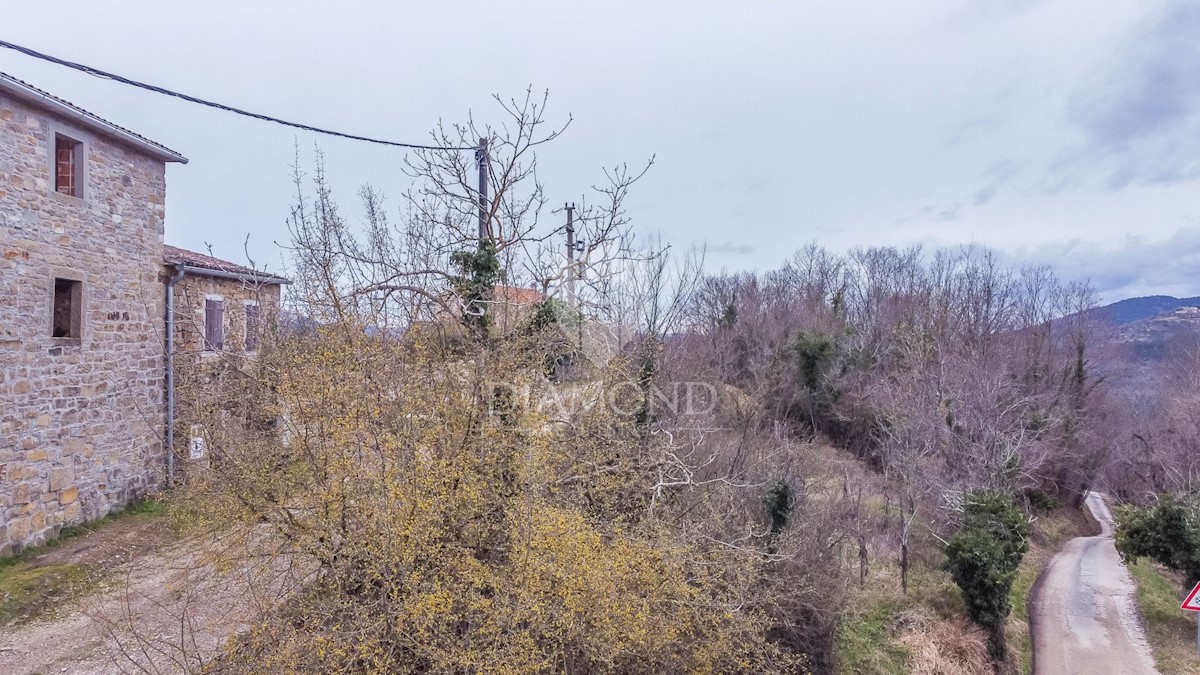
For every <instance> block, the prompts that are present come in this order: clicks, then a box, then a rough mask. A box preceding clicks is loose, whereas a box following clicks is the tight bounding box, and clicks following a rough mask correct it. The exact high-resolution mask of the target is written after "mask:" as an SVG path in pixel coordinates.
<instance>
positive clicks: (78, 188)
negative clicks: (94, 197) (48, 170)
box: [54, 134, 83, 197]
mask: <svg viewBox="0 0 1200 675" xmlns="http://www.w3.org/2000/svg"><path fill="white" fill-rule="evenodd" d="M82 147H83V145H82V144H81V143H80V142H79V141H75V140H71V139H70V138H67V137H66V136H62V135H59V134H55V136H54V190H55V192H61V193H63V194H64V195H71V196H72V197H80V196H82V193H83V190H82V188H83V185H81V183H82V178H83V171H82V169H83V163H82V160H83V158H82V157H81V155H82V154H83V153H82V152H81V148H82Z"/></svg>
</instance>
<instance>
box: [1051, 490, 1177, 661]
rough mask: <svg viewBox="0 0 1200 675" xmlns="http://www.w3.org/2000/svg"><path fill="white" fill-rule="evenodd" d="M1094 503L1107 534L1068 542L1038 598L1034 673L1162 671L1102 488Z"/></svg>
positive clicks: (1090, 499) (1090, 496) (1090, 506)
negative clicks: (1116, 542)
mask: <svg viewBox="0 0 1200 675" xmlns="http://www.w3.org/2000/svg"><path fill="white" fill-rule="evenodd" d="M1087 507H1088V510H1090V511H1091V512H1092V515H1093V516H1094V517H1095V518H1096V520H1097V521H1099V523H1100V527H1101V533H1100V534H1099V536H1095V537H1078V538H1076V539H1072V540H1071V541H1070V542H1068V543H1067V545H1066V546H1065V547H1064V548H1063V550H1062V551H1060V552H1059V553H1058V555H1056V556H1055V557H1054V560H1052V561H1051V562H1050V566H1049V567H1048V568H1047V569H1046V572H1045V575H1044V577H1043V578H1042V580H1041V582H1040V583H1039V584H1038V587H1037V589H1036V592H1035V594H1034V597H1033V598H1031V602H1030V612H1031V615H1032V618H1033V629H1034V630H1033V647H1034V673H1035V674H1036V675H1085V674H1093V673H1094V674H1097V675H1099V674H1101V673H1105V674H1106V673H1121V674H1122V675H1140V674H1142V673H1157V672H1158V671H1157V670H1156V669H1155V667H1154V658H1153V656H1152V655H1151V653H1150V646H1149V644H1148V643H1147V642H1146V635H1145V632H1144V631H1143V629H1142V624H1141V621H1140V617H1139V615H1138V610H1137V600H1136V589H1135V587H1134V585H1133V579H1132V578H1130V576H1129V570H1127V569H1126V568H1125V565H1124V564H1123V563H1122V562H1121V557H1120V555H1118V554H1117V549H1116V547H1115V546H1114V545H1113V517H1112V513H1111V512H1110V511H1109V510H1108V505H1107V504H1105V503H1104V499H1103V498H1102V497H1101V496H1100V494H1099V493H1096V492H1089V493H1088V496H1087Z"/></svg>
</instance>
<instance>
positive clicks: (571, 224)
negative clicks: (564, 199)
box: [564, 204, 575, 307]
mask: <svg viewBox="0 0 1200 675" xmlns="http://www.w3.org/2000/svg"><path fill="white" fill-rule="evenodd" d="M564 208H566V210H567V304H568V305H570V306H571V307H574V306H575V204H565V205H564Z"/></svg>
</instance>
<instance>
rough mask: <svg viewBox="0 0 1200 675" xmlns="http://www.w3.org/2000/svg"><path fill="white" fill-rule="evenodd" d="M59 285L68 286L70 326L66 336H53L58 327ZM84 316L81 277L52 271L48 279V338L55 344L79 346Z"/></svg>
mask: <svg viewBox="0 0 1200 675" xmlns="http://www.w3.org/2000/svg"><path fill="white" fill-rule="evenodd" d="M60 283H65V284H70V290H69V293H70V300H69V302H70V305H69V307H68V311H69V312H70V316H69V318H68V323H69V324H70V326H69V328H68V332H67V334H66V335H55V334H54V333H55V329H56V328H57V327H58V322H57V320H56V315H57V314H58V310H59V305H58V300H59V297H60V296H59V284H60ZM84 316H86V315H85V313H84V291H83V278H82V276H80V275H78V274H73V273H70V272H62V271H57V270H56V271H54V272H53V273H52V274H51V277H50V330H49V332H48V334H49V336H50V338H51V339H52V340H54V341H55V342H56V343H57V344H79V343H80V342H81V341H82V340H83V328H84Z"/></svg>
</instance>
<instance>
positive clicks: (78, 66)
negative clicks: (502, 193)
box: [0, 40, 475, 150]
mask: <svg viewBox="0 0 1200 675" xmlns="http://www.w3.org/2000/svg"><path fill="white" fill-rule="evenodd" d="M0 47H4V48H5V49H12V50H14V51H17V52H20V53H22V54H25V55H26V56H32V57H33V58H35V59H41V60H43V61H49V62H50V63H55V64H58V65H60V66H66V67H67V68H73V69H75V70H78V71H80V72H82V73H87V74H88V75H92V76H94V77H99V78H103V79H105V80H113V81H114V82H120V83H121V84H127V85H129V86H131V87H137V88H139V89H145V90H146V91H152V92H154V93H156V94H163V95H165V96H173V97H175V98H178V99H183V100H184V101H188V102H189V103H198V104H200V105H203V106H208V107H209V108H216V109H217V110H224V111H225V112H231V113H235V114H238V115H244V116H246V117H252V118H254V119H256V120H262V121H264V122H274V123H275V124H282V125H284V126H287V127H293V128H295V129H303V130H305V131H311V132H314V133H318V134H326V135H328V136H337V137H338V138H348V139H350V140H353V141H365V142H367V143H378V144H379V145H391V146H394V147H398V148H412V149H414V150H474V149H475V147H474V146H469V147H453V146H445V145H421V144H419V143H401V142H400V141H387V140H382V139H379V138H371V137H369V136H359V135H357V134H348V133H344V132H341V131H333V130H331V129H322V128H320V127H314V126H311V125H308V124H300V123H299V122H288V121H287V120H281V119H279V118H277V117H271V116H270V115H261V114H259V113H254V112H250V111H248V110H242V109H241V108H235V107H233V106H230V105H225V104H223V103H216V102H214V101H206V100H205V99H202V98H196V97H195V96H188V95H187V94H181V93H179V92H177V91H171V90H170V89H164V88H163V87H159V86H156V85H153V84H147V83H145V82H138V81H137V80H131V79H129V78H128V77H123V76H121V75H117V74H115V73H109V72H106V71H103V70H100V69H99V68H93V67H91V66H87V65H84V64H82V63H75V62H74V61H67V60H66V59H60V58H58V57H57V56H51V55H49V54H43V53H42V52H39V51H35V50H33V49H30V48H28V47H22V46H21V45H16V44H13V43H11V42H6V41H4V40H0Z"/></svg>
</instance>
